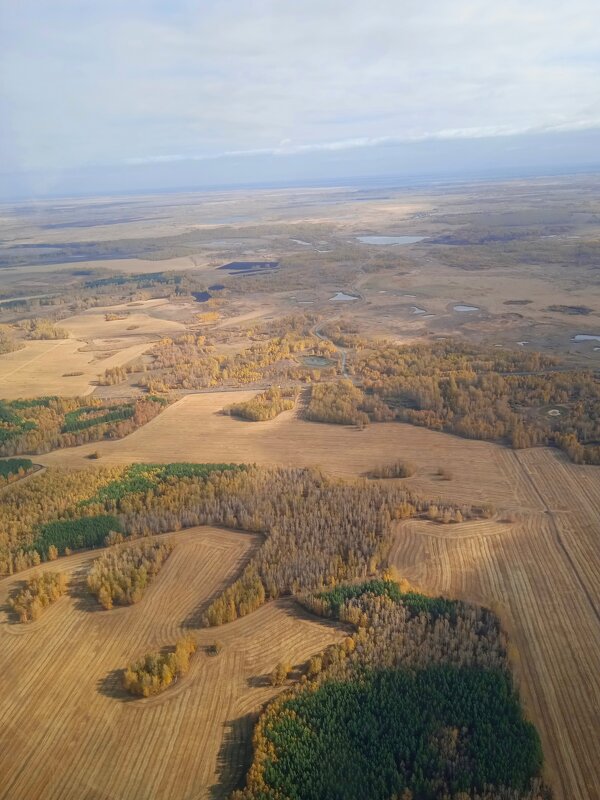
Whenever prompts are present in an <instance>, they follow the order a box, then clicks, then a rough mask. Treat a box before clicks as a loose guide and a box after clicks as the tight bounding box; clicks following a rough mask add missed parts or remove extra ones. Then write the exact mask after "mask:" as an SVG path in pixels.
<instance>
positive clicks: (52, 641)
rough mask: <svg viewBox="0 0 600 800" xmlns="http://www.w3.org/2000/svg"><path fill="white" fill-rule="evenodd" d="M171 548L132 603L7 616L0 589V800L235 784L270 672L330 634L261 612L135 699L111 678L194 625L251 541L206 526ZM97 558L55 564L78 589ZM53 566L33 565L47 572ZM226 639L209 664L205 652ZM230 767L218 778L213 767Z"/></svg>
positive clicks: (66, 604)
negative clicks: (157, 689)
mask: <svg viewBox="0 0 600 800" xmlns="http://www.w3.org/2000/svg"><path fill="white" fill-rule="evenodd" d="M169 536H170V538H171V541H172V542H173V543H174V544H175V545H176V547H175V550H174V551H173V554H172V555H171V557H170V558H169V560H168V561H167V562H166V564H165V566H164V568H163V569H162V571H161V573H160V575H159V576H158V577H157V578H156V580H155V581H154V582H153V583H152V585H151V586H150V588H149V589H148V591H147V592H146V595H145V596H144V598H143V600H141V601H140V602H139V603H138V604H137V605H135V606H130V607H123V608H119V609H115V610H112V611H101V610H98V607H97V606H96V605H95V604H94V603H93V602H92V601H91V600H90V599H89V597H88V596H87V595H81V596H77V592H76V593H75V596H67V597H63V598H61V599H60V600H59V601H58V602H57V603H56V604H55V605H54V606H53V607H52V608H51V609H50V610H49V611H48V612H47V613H46V614H45V615H44V616H43V618H42V619H40V620H39V621H37V622H35V623H31V624H28V625H26V626H25V625H19V624H15V623H13V622H12V620H10V619H9V617H8V616H7V614H6V611H5V609H6V606H5V602H6V597H7V594H8V592H9V591H11V590H12V588H13V587H14V586H15V585H16V584H18V583H19V581H21V580H23V579H24V578H27V577H28V576H29V574H30V573H31V572H33V571H34V570H29V571H26V572H23V573H20V574H19V575H18V577H11V578H8V579H5V580H3V581H2V582H0V602H1V603H2V604H3V609H2V614H1V615H0V675H1V678H0V687H1V688H0V725H1V727H2V732H3V739H4V742H10V748H8V747H6V746H4V747H2V748H0V774H1V775H2V784H1V785H0V797H1V798H7V800H8V798H10V800H19V799H21V798H22V800H36V798H44V800H49V799H50V798H54V799H55V800H58V799H59V798H60V800H69V798H73V800H81V798H84V797H85V798H90V799H91V798H103V799H104V798H114V799H115V800H117V799H118V800H125V798H139V800H147V798H150V797H156V798H159V797H165V798H166V797H168V798H173V799H174V800H176V799H177V798H208V797H211V798H215V797H223V796H225V795H226V794H227V793H228V791H230V790H231V788H232V787H233V786H234V785H235V784H236V782H238V781H239V780H240V778H241V777H242V775H243V768H244V767H245V765H246V763H247V758H248V756H249V744H250V740H249V734H250V730H251V725H252V716H251V715H252V714H254V713H255V712H257V711H258V710H259V708H260V706H261V704H262V703H263V702H265V701H266V700H268V699H269V698H271V697H272V696H273V695H274V694H275V693H276V692H277V691H278V690H277V689H274V688H272V687H271V686H270V685H269V684H268V681H267V680H266V676H267V675H268V673H269V672H270V671H271V670H272V669H273V667H274V666H275V664H276V663H277V662H278V661H280V660H282V659H284V658H285V659H286V660H289V661H291V662H292V663H294V664H296V663H299V662H302V661H304V660H305V659H306V658H307V657H308V656H310V655H311V654H312V653H314V652H318V651H319V650H321V649H322V648H323V647H324V646H326V645H327V644H328V643H329V642H331V641H334V640H335V639H336V638H337V636H339V635H340V634H339V632H338V630H337V629H336V628H335V627H334V626H333V625H331V624H327V623H323V622H320V621H315V620H313V619H312V618H309V617H308V616H307V615H305V614H304V613H303V612H301V611H299V610H297V607H296V605H295V604H294V603H293V602H292V601H286V600H284V601H280V602H277V603H270V604H268V605H266V606H264V607H262V608H261V609H259V610H258V611H257V612H255V613H254V614H252V615H250V616H249V617H245V618H243V619H240V620H237V621H236V622H233V623H230V624H229V625H225V626H222V627H221V628H219V629H204V630H200V631H197V639H198V642H199V648H198V653H197V655H196V656H195V657H194V659H193V661H192V667H191V670H190V672H189V674H188V675H187V676H186V677H185V678H184V679H182V680H181V682H180V683H178V684H177V685H175V686H173V687H171V688H170V689H168V690H167V691H166V692H165V693H164V694H162V695H159V696H156V697H152V698H148V699H146V700H131V699H130V698H129V696H128V695H126V694H125V693H124V692H123V691H122V690H121V688H120V678H119V671H120V670H121V669H122V668H123V667H124V666H125V665H126V664H127V663H129V662H130V661H131V660H133V659H135V658H137V657H139V656H141V655H142V654H144V653H145V652H147V651H148V650H151V649H158V648H160V647H163V646H165V645H170V644H173V643H174V641H175V639H176V638H177V637H178V636H179V635H181V633H182V632H183V631H184V630H185V629H189V626H192V627H194V625H195V622H196V621H197V619H198V615H199V613H200V612H201V610H202V608H203V607H204V606H205V604H206V603H207V601H208V600H209V599H210V598H211V597H212V596H213V595H214V594H215V593H216V592H217V591H219V590H220V589H221V588H222V587H223V586H224V585H225V584H227V583H228V582H230V581H231V580H232V579H233V578H234V577H235V576H236V575H237V573H238V572H239V571H240V569H241V568H242V567H243V565H244V564H245V563H246V561H247V559H248V557H249V555H250V553H251V550H252V548H253V545H254V544H256V543H257V538H256V537H254V536H251V535H249V534H244V533H238V532H233V531H227V530H222V529H215V528H208V527H203V528H192V529H189V530H187V531H183V532H179V533H174V534H169ZM97 555H98V551H95V552H94V553H83V554H77V555H75V556H70V557H68V558H64V559H61V560H60V561H59V562H58V566H59V567H60V568H61V569H63V570H65V571H68V572H70V573H72V574H73V575H74V576H75V577H74V581H75V580H76V577H77V575H78V573H81V571H82V568H84V567H85V566H86V564H87V563H89V562H90V561H91V560H92V559H93V558H95V557H97ZM56 568H57V562H54V563H53V564H46V565H44V566H43V567H42V569H56ZM215 639H219V640H220V641H221V642H223V644H224V649H223V651H222V652H221V653H220V654H219V655H218V656H209V655H208V654H207V652H206V648H207V646H208V645H210V644H211V643H212V642H213V641H215ZM224 758H225V759H226V764H227V769H226V771H225V772H223V773H222V774H221V767H222V765H223V764H222V762H223V759H224Z"/></svg>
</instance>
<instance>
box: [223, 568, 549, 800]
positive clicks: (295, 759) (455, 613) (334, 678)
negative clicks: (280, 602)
mask: <svg viewBox="0 0 600 800" xmlns="http://www.w3.org/2000/svg"><path fill="white" fill-rule="evenodd" d="M304 602H305V604H306V605H307V606H308V607H309V608H310V609H311V610H312V611H313V612H314V613H320V614H325V615H326V616H330V617H333V618H335V619H339V620H340V621H341V622H346V623H350V624H351V625H352V626H353V628H354V633H353V634H352V636H350V637H346V638H345V639H344V640H343V641H342V642H341V643H340V644H337V645H331V646H330V647H329V648H328V649H327V650H325V651H324V652H323V653H321V654H320V655H317V656H313V657H312V658H311V659H310V661H309V663H308V665H307V667H306V670H305V674H304V677H303V678H302V679H301V681H300V682H299V683H297V684H295V685H294V686H293V687H292V688H291V689H289V690H287V691H286V692H284V693H283V694H282V695H280V696H279V697H278V698H277V699H276V700H274V701H273V702H272V703H271V704H270V705H269V706H268V707H267V709H266V710H265V711H264V712H263V714H262V716H261V717H260V719H259V722H258V724H257V726H256V729H255V733H254V740H253V746H254V757H253V761H252V764H251V766H250V769H249V771H248V775H247V785H246V788H245V789H243V790H241V791H238V792H234V794H233V796H232V797H233V798H234V800H258V798H261V800H268V799H269V798H272V799H273V800H275V798H277V800H288V798H289V800H292V799H293V800H300V799H301V800H311V799H313V800H321V798H323V797H328V798H334V799H337V800H353V799H354V798H355V799H356V800H389V798H397V800H441V799H442V798H443V799H444V800H476V799H477V800H483V798H485V800H543V799H545V798H549V797H550V794H549V790H548V789H547V787H545V786H544V785H543V783H542V782H541V780H540V771H541V766H542V752H541V746H540V742H539V738H538V736H537V733H536V731H535V729H534V728H533V726H532V725H531V724H530V723H528V722H526V720H525V719H524V717H523V713H522V711H521V708H520V705H519V698H518V695H517V693H516V691H515V689H514V687H513V684H512V679H511V677H510V672H509V670H508V664H507V661H506V641H505V638H504V635H503V633H502V631H501V629H500V625H499V622H498V620H497V618H496V617H495V616H494V615H493V614H492V613H491V612H489V611H487V610H486V609H483V608H480V607H477V606H472V605H469V604H466V603H462V602H459V601H450V600H446V599H443V598H431V597H426V596H423V595H419V594H416V593H414V592H411V591H408V592H407V591H403V590H402V588H401V587H400V586H399V585H398V584H397V583H395V582H393V581H391V580H382V579H378V580H372V581H369V582H366V583H363V584H352V585H346V586H338V587H335V588H333V589H332V590H330V591H327V592H321V593H318V594H316V595H309V596H306V597H305V598H304ZM341 777H343V781H341V780H340V778H341Z"/></svg>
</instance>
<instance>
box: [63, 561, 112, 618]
mask: <svg viewBox="0 0 600 800" xmlns="http://www.w3.org/2000/svg"><path fill="white" fill-rule="evenodd" d="M88 566H89V565H86V566H85V567H82V568H81V569H78V570H77V571H76V572H73V574H72V575H71V580H70V581H69V595H70V596H71V598H72V599H73V602H74V604H75V608H76V609H77V610H78V611H86V612H94V611H104V609H103V608H102V606H101V605H100V603H99V602H98V601H97V600H96V598H95V597H94V595H93V594H92V593H91V592H90V590H89V589H88V586H87V583H86V577H87V571H88Z"/></svg>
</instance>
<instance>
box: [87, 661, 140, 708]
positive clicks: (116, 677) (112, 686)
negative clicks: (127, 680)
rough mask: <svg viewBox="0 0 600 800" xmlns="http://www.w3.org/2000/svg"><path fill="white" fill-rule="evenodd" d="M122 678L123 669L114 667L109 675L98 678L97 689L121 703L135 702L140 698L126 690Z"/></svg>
mask: <svg viewBox="0 0 600 800" xmlns="http://www.w3.org/2000/svg"><path fill="white" fill-rule="evenodd" d="M122 680H123V670H122V669H113V670H111V671H110V672H109V673H108V675H105V676H104V677H103V678H99V679H98V682H97V683H96V690H97V691H98V693H99V694H102V695H104V697H110V699H111V700H119V701H120V702H121V703H130V702H135V701H136V700H137V699H138V698H136V697H134V696H133V695H131V694H129V692H126V691H125V689H124V688H123V684H122Z"/></svg>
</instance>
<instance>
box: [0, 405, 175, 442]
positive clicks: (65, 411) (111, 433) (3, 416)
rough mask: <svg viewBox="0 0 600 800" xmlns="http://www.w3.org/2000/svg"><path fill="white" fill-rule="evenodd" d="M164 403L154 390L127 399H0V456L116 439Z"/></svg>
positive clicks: (152, 416) (147, 420)
mask: <svg viewBox="0 0 600 800" xmlns="http://www.w3.org/2000/svg"><path fill="white" fill-rule="evenodd" d="M167 404H168V401H167V400H166V399H165V398H159V397H155V396H152V395H149V396H146V397H142V398H139V399H138V400H133V401H131V402H130V403H122V402H121V403H119V402H108V401H101V400H90V398H83V397H75V398H61V397H38V398H31V399H23V400H13V401H11V402H7V401H3V400H0V456H14V455H19V454H21V453H47V452H49V451H50V450H52V449H54V448H57V447H73V446H75V445H80V444H85V443H86V442H91V441H98V440H99V439H104V438H111V439H112V438H119V437H121V436H126V435H127V434H128V433H131V432H132V431H134V430H135V429H136V428H138V427H139V426H140V425H144V424H145V423H146V422H149V421H150V420H151V419H153V418H154V417H155V416H156V415H157V414H159V413H160V412H161V411H162V410H163V409H164V408H165V407H166V406H167Z"/></svg>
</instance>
